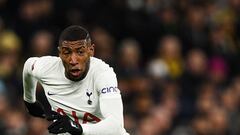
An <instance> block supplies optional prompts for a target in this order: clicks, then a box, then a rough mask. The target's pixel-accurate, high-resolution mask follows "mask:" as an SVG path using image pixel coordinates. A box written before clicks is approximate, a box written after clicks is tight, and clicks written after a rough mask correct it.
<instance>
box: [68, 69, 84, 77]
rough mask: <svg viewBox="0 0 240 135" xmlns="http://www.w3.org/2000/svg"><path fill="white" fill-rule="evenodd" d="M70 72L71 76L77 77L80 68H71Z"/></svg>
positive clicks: (79, 73)
mask: <svg viewBox="0 0 240 135" xmlns="http://www.w3.org/2000/svg"><path fill="white" fill-rule="evenodd" d="M70 74H71V75H72V76H73V77H79V76H80V75H81V70H80V69H71V70H70Z"/></svg>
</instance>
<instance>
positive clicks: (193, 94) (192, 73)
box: [0, 0, 240, 135]
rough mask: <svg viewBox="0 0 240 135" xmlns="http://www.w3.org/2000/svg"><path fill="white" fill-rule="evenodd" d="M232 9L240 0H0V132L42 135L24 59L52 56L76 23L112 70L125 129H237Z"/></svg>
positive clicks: (236, 30)
mask: <svg viewBox="0 0 240 135" xmlns="http://www.w3.org/2000/svg"><path fill="white" fill-rule="evenodd" d="M239 10H240V1H239V0H69V1H68V0H19V1H18V0H0V134H1V135H45V134H47V131H46V128H47V125H48V123H47V122H46V121H45V120H41V119H37V118H33V117H30V116H29V115H28V114H27V113H26V111H25V109H24V106H23V100H22V92H23V88H22V78H21V74H22V73H21V72H22V67H23V63H24V61H25V60H26V59H27V58H28V57H30V56H43V55H57V52H56V50H57V49H56V47H57V39H58V36H59V34H60V32H61V30H63V29H64V28H65V27H67V26H69V25H71V24H78V25H83V26H85V27H86V28H88V29H89V30H90V32H91V35H92V39H93V42H94V43H95V44H96V55H95V56H96V57H98V58H101V59H103V60H105V61H106V62H107V63H109V64H110V65H111V66H113V67H114V68H115V71H116V73H117V76H118V79H119V88H120V89H121V91H122V96H123V101H124V109H125V110H124V117H125V127H126V129H127V131H128V132H130V133H131V134H132V135H239V134H240V129H239V125H240V112H239V107H240V98H239V97H240V76H239V69H240V61H239V55H240V53H239V52H240V43H239V39H240V20H239V19H240V15H239V13H240V11H239ZM37 93H38V99H39V100H40V101H42V102H43V103H44V104H45V105H46V106H47V103H46V99H45V98H44V95H43V90H42V88H41V87H40V86H39V87H38V88H37ZM48 107H49V106H48Z"/></svg>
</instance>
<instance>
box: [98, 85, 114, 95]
mask: <svg viewBox="0 0 240 135" xmlns="http://www.w3.org/2000/svg"><path fill="white" fill-rule="evenodd" d="M117 89H118V87H113V86H111V87H106V88H103V89H102V90H101V93H103V94H105V93H111V92H118V90H117Z"/></svg>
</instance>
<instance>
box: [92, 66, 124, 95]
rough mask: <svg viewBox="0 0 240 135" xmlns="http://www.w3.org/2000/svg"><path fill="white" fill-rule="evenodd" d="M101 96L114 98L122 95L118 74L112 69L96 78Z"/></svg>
mask: <svg viewBox="0 0 240 135" xmlns="http://www.w3.org/2000/svg"><path fill="white" fill-rule="evenodd" d="M96 82H97V83H96V85H97V90H98V93H99V97H100V98H114V97H119V96H120V90H119V89H118V82H117V77H116V74H115V73H114V72H113V70H112V69H109V70H107V71H105V72H103V73H101V74H100V75H99V76H98V77H97V80H96Z"/></svg>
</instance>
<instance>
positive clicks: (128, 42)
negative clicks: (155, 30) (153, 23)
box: [116, 39, 142, 77]
mask: <svg viewBox="0 0 240 135" xmlns="http://www.w3.org/2000/svg"><path fill="white" fill-rule="evenodd" d="M140 60H141V49H140V44H139V43H138V42H137V41H136V40H134V39H124V40H123V41H122V42H121V46H120V48H119V52H118V66H117V67H116V69H117V73H118V74H119V75H120V76H122V77H128V76H133V77H134V76H135V75H138V74H141V70H142V69H141V68H140V64H141V63H140Z"/></svg>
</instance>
